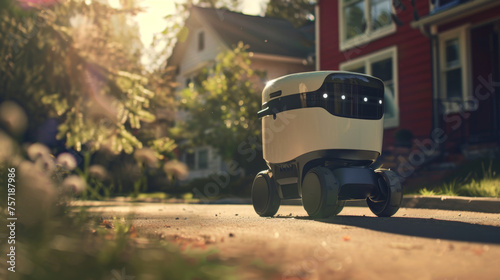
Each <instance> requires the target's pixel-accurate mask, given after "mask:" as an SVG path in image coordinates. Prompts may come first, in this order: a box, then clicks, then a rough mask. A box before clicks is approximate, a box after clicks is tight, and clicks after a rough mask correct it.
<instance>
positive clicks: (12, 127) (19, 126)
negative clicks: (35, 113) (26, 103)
mask: <svg viewBox="0 0 500 280" xmlns="http://www.w3.org/2000/svg"><path fill="white" fill-rule="evenodd" d="M0 123H3V124H4V125H5V127H6V128H7V129H8V130H9V131H10V132H12V133H13V134H15V135H21V134H23V133H24V131H26V127H27V126H28V117H27V116H26V113H25V112H24V110H23V109H22V108H21V107H20V106H19V105H18V104H17V103H15V102H12V101H5V102H3V103H2V104H0Z"/></svg>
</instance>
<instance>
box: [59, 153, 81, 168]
mask: <svg viewBox="0 0 500 280" xmlns="http://www.w3.org/2000/svg"><path fill="white" fill-rule="evenodd" d="M56 162H57V164H59V165H61V166H62V167H63V168H65V169H67V170H73V169H75V168H76V159H75V157H74V156H73V155H72V154H70V153H62V154H60V155H59V156H57V159H56Z"/></svg>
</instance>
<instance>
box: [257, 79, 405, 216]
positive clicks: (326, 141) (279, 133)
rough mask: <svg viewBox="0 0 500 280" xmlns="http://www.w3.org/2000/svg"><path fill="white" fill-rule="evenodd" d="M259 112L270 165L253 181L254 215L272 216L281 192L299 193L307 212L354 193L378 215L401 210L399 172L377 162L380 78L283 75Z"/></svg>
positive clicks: (336, 205)
mask: <svg viewBox="0 0 500 280" xmlns="http://www.w3.org/2000/svg"><path fill="white" fill-rule="evenodd" d="M258 117H259V118H262V142H263V145H262V146H263V156H264V160H265V161H266V163H267V165H268V167H269V169H268V170H264V171H261V172H260V173H259V174H257V176H256V177H255V179H254V182H253V185H252V204H253V207H254V209H255V211H256V212H257V214H259V215H260V216H263V217H269V216H273V215H275V214H276V212H277V211H278V208H279V207H280V203H281V200H282V199H297V198H302V204H303V206H304V209H305V210H306V212H307V213H308V215H309V216H310V217H312V218H326V217H330V216H333V215H337V214H338V213H340V211H342V209H343V208H344V205H345V202H346V201H347V200H357V199H365V200H366V203H367V204H368V207H369V208H370V210H371V211H372V212H373V213H374V214H375V215H377V216H379V217H390V216H392V215H394V214H395V213H396V212H397V211H398V209H399V206H400V204H401V201H402V199H403V190H402V187H401V182H400V180H399V177H398V176H397V175H396V174H395V173H394V172H392V171H390V170H383V169H377V163H376V160H377V158H378V157H379V156H380V153H381V150H382V138H383V121H384V84H383V83H382V81H381V80H379V79H377V78H375V77H372V76H368V75H363V74H358V73H351V72H343V71H316V72H306V73H298V74H291V75H287V76H283V77H281V78H278V79H275V80H272V81H270V82H268V83H267V85H266V87H265V88H264V90H263V92H262V110H261V111H259V112H258Z"/></svg>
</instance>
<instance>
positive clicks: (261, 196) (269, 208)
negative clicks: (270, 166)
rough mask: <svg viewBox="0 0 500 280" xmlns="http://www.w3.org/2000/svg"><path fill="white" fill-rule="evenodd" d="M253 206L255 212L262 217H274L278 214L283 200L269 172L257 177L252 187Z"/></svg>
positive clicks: (266, 171)
mask: <svg viewBox="0 0 500 280" xmlns="http://www.w3.org/2000/svg"><path fill="white" fill-rule="evenodd" d="M270 174H271V176H270ZM252 204H253V208H254V209H255V212H257V214H259V216H261V217H272V216H274V214H276V212H278V209H279V208H280V204H281V199H280V197H279V194H278V189H277V188H276V185H275V183H274V179H273V178H272V173H271V172H269V170H265V171H261V172H259V174H257V176H255V179H254V181H253V185H252Z"/></svg>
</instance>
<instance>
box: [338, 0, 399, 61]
mask: <svg viewBox="0 0 500 280" xmlns="http://www.w3.org/2000/svg"><path fill="white" fill-rule="evenodd" d="M391 3H392V1H391V0H339V13H340V15H339V21H340V23H339V28H340V49H341V50H342V51H343V50H346V49H349V48H352V47H355V46H357V45H361V44H364V43H367V42H369V41H371V40H374V39H376V38H380V37H382V36H385V35H388V34H390V33H393V32H395V31H396V25H395V24H394V22H393V21H392V18H391V13H392V12H393V11H392V5H391Z"/></svg>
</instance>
